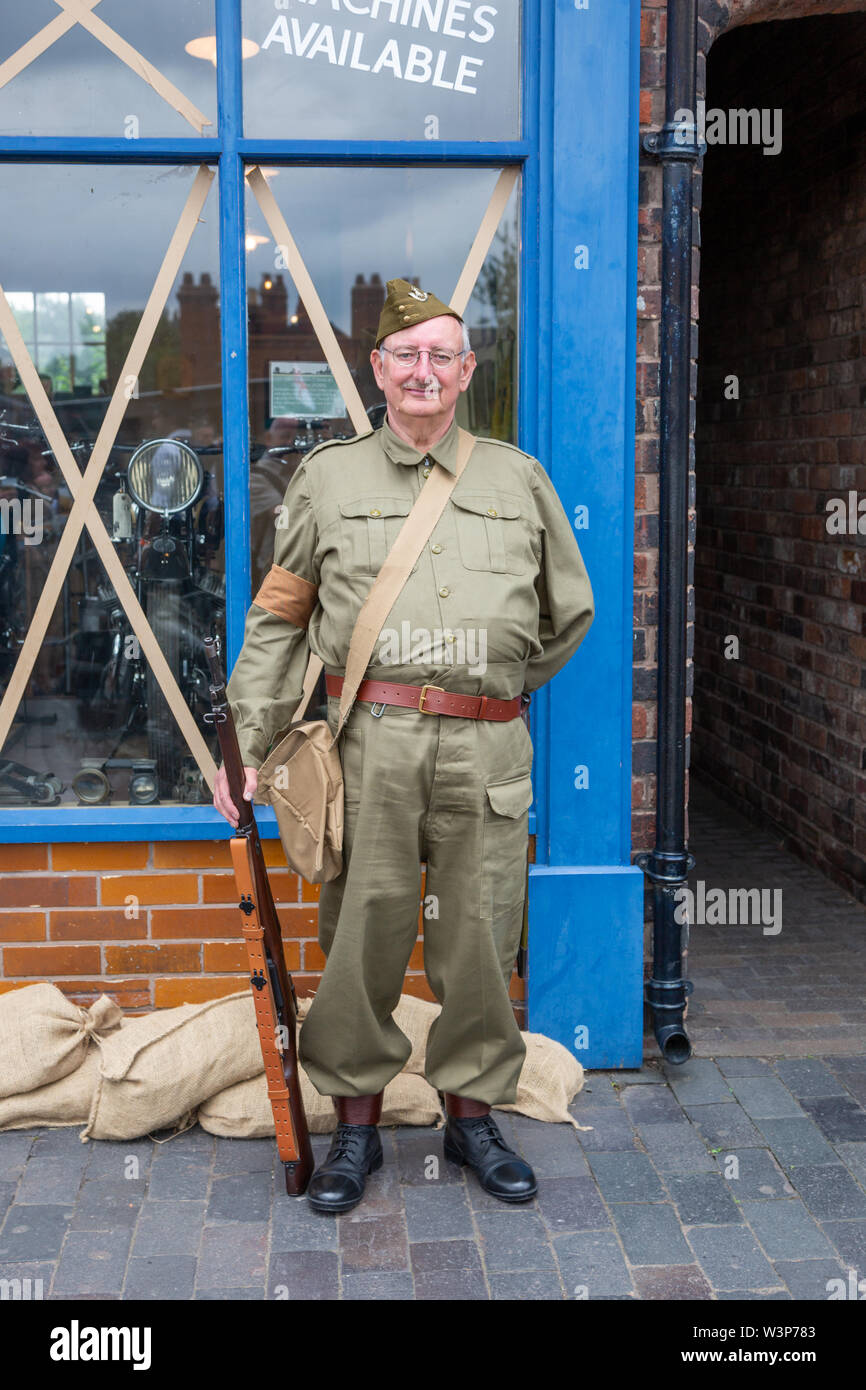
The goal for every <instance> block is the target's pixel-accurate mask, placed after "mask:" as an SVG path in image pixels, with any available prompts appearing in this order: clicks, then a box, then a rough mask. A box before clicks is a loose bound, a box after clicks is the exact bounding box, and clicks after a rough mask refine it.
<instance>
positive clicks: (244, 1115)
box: [198, 1067, 443, 1139]
mask: <svg viewBox="0 0 866 1390" xmlns="http://www.w3.org/2000/svg"><path fill="white" fill-rule="evenodd" d="M300 1074H301V1095H302V1097H303V1101H304V1110H305V1112H306V1116H307V1127H308V1128H309V1131H310V1133H311V1134H328V1133H330V1131H331V1130H334V1129H336V1128H337V1112H336V1109H335V1107H334V1103H333V1101H332V1100H331V1097H330V1096H320V1095H319V1092H318V1091H317V1090H316V1088H315V1087H314V1086H313V1084H312V1082H311V1081H310V1080H309V1078H308V1076H307V1074H306V1072H305V1071H304V1069H303V1067H301V1068H300ZM442 1118H443V1116H442V1107H441V1106H440V1104H439V1095H438V1093H437V1092H436V1091H435V1090H434V1089H433V1087H432V1086H431V1085H430V1084H429V1082H427V1081H425V1080H424V1078H423V1076H414V1075H412V1074H411V1073H410V1072H400V1074H399V1075H398V1076H395V1077H394V1080H393V1081H389V1082H388V1085H387V1086H386V1087H385V1094H384V1096H383V1097H382V1118H381V1120H380V1122H379V1123H380V1124H383V1125H432V1124H434V1123H435V1122H436V1121H437V1120H441V1119H442ZM198 1122H199V1124H200V1125H201V1127H202V1129H206V1130H207V1132H208V1133H209V1134H218V1135H220V1136H221V1137H222V1138H225V1139H266V1138H273V1136H274V1112H273V1110H272V1109H271V1103H270V1101H269V1100H268V1090H267V1084H266V1082H265V1076H264V1072H263V1073H262V1074H261V1076H254V1077H252V1079H251V1080H249V1081H241V1082H240V1083H239V1084H238V1085H237V1086H229V1087H228V1088H227V1089H226V1090H225V1091H221V1092H220V1094H219V1095H217V1096H211V1098H210V1100H207V1101H205V1102H204V1104H203V1105H201V1106H200V1107H199V1111H198Z"/></svg>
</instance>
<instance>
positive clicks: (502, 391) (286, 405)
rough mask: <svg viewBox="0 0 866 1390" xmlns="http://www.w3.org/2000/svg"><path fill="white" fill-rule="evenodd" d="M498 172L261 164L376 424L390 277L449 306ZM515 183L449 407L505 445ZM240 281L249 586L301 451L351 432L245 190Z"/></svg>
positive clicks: (470, 311) (267, 561) (511, 385)
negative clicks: (468, 370)
mask: <svg viewBox="0 0 866 1390" xmlns="http://www.w3.org/2000/svg"><path fill="white" fill-rule="evenodd" d="M499 172H500V171H499V170H498V169H487V168H471V169H466V168H454V167H447V166H446V167H442V166H436V167H434V168H407V169H401V168H360V167H353V168H328V169H321V168H311V167H306V166H305V167H300V168H299V167H282V168H279V169H277V168H269V169H267V170H266V171H265V173H266V177H267V179H268V183H269V185H270V188H271V191H272V192H273V194H274V197H275V198H276V201H277V203H278V205H279V208H280V211H281V212H282V214H283V216H284V218H285V220H286V223H287V225H288V228H289V230H290V232H291V234H292V236H293V238H294V240H295V242H296V244H297V247H298V250H299V252H300V254H301V256H302V257H303V260H304V263H305V265H306V268H307V270H308V271H309V273H310V276H311V277H312V280H313V283H314V285H315V287H316V290H317V292H318V295H319V298H320V299H321V301H322V305H323V307H324V310H325V312H326V314H327V316H328V318H329V320H330V322H331V324H332V326H333V328H334V331H335V334H336V338H337V342H338V344H339V346H340V349H341V351H342V353H343V355H344V357H345V360H346V362H347V364H348V366H349V368H350V370H351V372H352V376H353V378H354V380H355V384H356V386H357V388H358V390H359V392H360V395H361V399H362V401H363V404H364V406H365V408H366V409H367V411H368V414H369V415H370V418H371V420H372V422H373V423H374V425H378V424H379V423H380V422H381V418H382V416H383V413H384V401H383V397H382V396H381V394H380V392H379V390H378V388H377V386H376V383H375V380H374V377H373V369H372V366H371V364H370V352H371V349H372V348H373V346H374V344H375V340H376V328H377V325H378V321H379V314H380V312H381V309H382V304H383V301H384V298H385V285H386V282H387V281H388V280H392V279H398V278H400V279H408V280H413V281H414V282H415V283H417V284H419V285H420V286H421V287H422V288H424V289H428V290H432V291H433V292H434V293H436V294H437V295H438V296H439V297H440V298H441V299H443V300H444V301H445V302H446V303H447V302H448V301H449V300H450V298H451V295H452V291H453V290H454V288H455V287H456V285H457V282H458V279H459V277H460V273H461V271H462V269H463V265H464V262H465V260H466V257H467V255H468V253H469V250H470V247H471V246H472V243H473V241H474V239H475V235H476V233H477V231H478V228H479V225H480V223H481V221H482V218H483V217H484V213H485V210H486V208H487V205H488V203H489V201H490V197H491V194H492V193H493V190H494V187H495V185H496V182H497V179H498V177H499ZM518 188H519V185H515V188H514V190H513V191H512V193H511V196H510V198H509V201H508V203H507V205H506V207H505V210H504V212H503V215H502V218H501V220H500V223H499V229H498V232H497V234H496V236H495V237H494V240H493V243H492V245H491V248H490V251H489V253H488V255H487V258H486V260H485V262H484V265H483V267H482V270H481V273H480V275H479V277H478V281H477V283H476V286H475V290H474V293H473V294H472V297H471V299H470V301H469V305H468V308H467V310H466V314H465V321H466V324H467V326H468V328H469V333H470V342H471V345H472V350H473V351H474V353H475V355H476V358H477V360H478V365H477V367H476V370H475V375H474V377H473V379H472V384H471V386H470V388H469V390H468V391H467V392H466V394H465V395H463V396H461V397H460V403H459V406H458V415H457V418H458V420H459V422H460V424H461V425H463V426H464V427H465V428H466V429H469V430H471V431H472V432H473V433H474V434H478V435H481V436H488V437H491V436H492V437H494V438H497V439H504V440H507V441H508V442H509V443H516V442H517V372H518V360H517V340H518V339H517V334H518V324H517V304H518V273H517V272H518V208H519V197H518ZM323 209H329V210H330V211H329V212H328V215H327V216H324V215H323ZM278 267H279V268H278ZM247 284H248V290H247V295H248V304H249V319H248V333H249V354H250V363H249V393H250V434H251V465H250V493H251V525H252V536H251V552H252V569H253V576H252V578H253V592H254V593H255V591H256V589H257V588H258V586H259V584H260V583H261V582H262V580H263V579H264V577H265V575H266V574H267V572H268V570H269V568H270V566H271V563H272V559H273V547H274V517H275V510H274V509H275V508H277V507H279V505H280V504H281V502H282V499H283V494H284V492H285V490H286V487H287V485H288V482H289V479H290V478H291V476H292V474H293V473H294V471H295V469H296V467H297V465H298V463H299V462H300V459H301V458H302V456H303V455H304V454H305V453H306V452H307V451H308V450H309V449H311V448H312V447H313V446H314V445H315V444H317V443H319V442H321V441H322V440H324V439H333V438H341V437H342V438H349V437H351V436H352V435H354V434H355V429H354V427H353V425H352V423H351V421H350V419H349V417H348V415H347V413H346V410H345V407H344V405H343V402H342V398H341V397H340V394H339V391H338V390H337V388H336V385H335V383H334V381H333V379H332V377H331V375H330V372H329V370H328V367H327V362H326V360H325V354H324V352H323V351H322V348H321V347H320V345H319V343H318V340H317V338H316V335H315V333H314V332H313V329H312V326H311V324H310V321H309V318H308V315H307V311H306V309H305V306H304V304H303V303H302V302H301V301H300V299H299V297H298V291H297V289H296V287H295V285H294V282H293V280H292V278H291V275H290V273H289V270H288V269H287V268H286V263H285V257H284V256H283V254H282V251H281V249H280V247H279V246H277V245H275V243H274V240H273V238H272V236H271V233H270V228H269V226H268V224H267V222H266V220H265V218H264V216H263V214H262V211H261V209H260V207H259V205H258V202H257V201H256V198H255V196H254V193H253V192H252V191H251V190H250V189H249V188H248V189H247Z"/></svg>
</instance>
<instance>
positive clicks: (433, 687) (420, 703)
mask: <svg viewBox="0 0 866 1390" xmlns="http://www.w3.org/2000/svg"><path fill="white" fill-rule="evenodd" d="M428 690H440V691H441V692H442V694H443V695H444V694H445V687H444V686H442V685H423V686H422V687H421V697H420V699H419V700H418V710H419V713H421V714H435V713H436V711H435V709H425V708H424V699H425V697H426V695H427V691H428Z"/></svg>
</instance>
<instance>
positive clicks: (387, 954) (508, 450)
mask: <svg viewBox="0 0 866 1390" xmlns="http://www.w3.org/2000/svg"><path fill="white" fill-rule="evenodd" d="M371 360H372V366H373V371H374V373H375V377H376V381H377V383H378V385H379V386H380V388H381V389H382V391H383V392H384V395H385V400H386V402H387V417H386V420H385V422H384V424H383V425H382V427H381V428H380V429H378V430H376V431H374V432H373V433H371V434H368V435H366V436H363V437H361V438H357V439H353V440H349V441H345V442H337V441H333V442H330V443H327V444H322V445H320V446H319V447H318V448H316V449H313V450H312V452H311V453H309V454H308V455H307V456H306V458H305V459H304V460H303V461H302V463H301V465H300V467H299V469H298V471H297V473H296V474H295V476H294V477H293V479H292V481H291V483H290V485H289V487H288V490H287V492H286V497H285V515H286V519H287V522H288V524H287V525H286V526H285V527H283V529H278V530H277V533H276V545H275V551H274V558H275V563H274V566H273V568H272V569H271V571H270V573H269V575H268V577H267V579H266V580H265V583H264V584H263V585H262V587H261V589H260V590H259V592H258V593H257V594H256V597H255V599H254V600H253V605H252V607H251V609H250V611H249V614H248V617H247V625H246V630H245V636H244V645H243V649H242V651H241V654H240V657H239V659H238V662H237V665H236V666H235V669H234V672H233V674H232V677H231V681H230V683H229V686H228V692H229V698H230V700H231V703H232V707H233V711H234V714H235V718H236V721H237V724H238V736H239V739H240V745H241V753H242V756H243V759H244V763H245V765H246V791H245V795H246V796H247V797H251V796H252V794H253V793H254V792H255V789H256V772H255V769H256V768H258V767H259V766H260V765H261V763H262V761H263V759H264V757H265V755H266V753H267V751H268V747H269V745H270V744H271V743H272V742H273V741H274V740H275V739H276V737H277V736H278V735H279V734H280V733H281V732H282V731H283V730H284V729H285V728H286V727H287V726H288V724H289V723H290V721H291V717H292V715H293V713H294V711H295V709H296V708H297V706H298V704H299V700H300V695H301V684H302V679H303V675H304V671H305V668H306V664H307V657H308V646H309V648H310V649H311V650H312V651H313V652H314V653H315V654H316V655H317V656H319V657H321V659H322V661H323V662H324V665H325V671H326V677H327V691H328V718H329V722H330V724H331V727H332V729H333V728H335V727H336V723H337V709H338V705H339V694H340V689H341V687H342V674H343V671H344V668H345V660H346V654H347V651H348V646H349V639H350V636H351V633H352V628H353V625H354V622H355V619H356V617H357V614H358V610H359V608H360V606H361V604H362V603H363V600H364V598H365V597H366V595H367V593H368V592H369V590H370V587H371V585H372V583H373V580H374V577H375V576H376V574H377V573H378V571H379V569H380V567H381V566H382V563H383V562H384V560H385V557H386V555H387V553H388V551H389V550H390V548H391V546H392V545H393V543H394V541H395V539H396V537H397V535H398V532H399V530H400V527H401V526H402V525H403V523H404V521H405V519H406V516H407V515H408V513H409V510H410V508H411V506H412V504H413V503H414V501H415V499H416V498H417V496H418V494H419V492H420V490H421V488H422V487H423V485H424V480H425V478H426V477H427V476H428V475H429V474H430V472H431V470H432V468H433V466H434V462H435V463H437V464H439V465H441V467H442V468H444V469H447V470H448V472H450V473H452V474H453V473H454V472H455V460H456V455H457V446H458V427H457V422H456V419H455V412H456V408H457V402H458V400H459V398H460V395H461V393H462V392H464V391H466V390H467V388H468V386H469V383H470V381H471V380H472V374H473V371H474V369H475V358H474V355H473V353H472V351H471V349H470V347H469V340H468V336H467V333H466V328H465V325H464V324H463V320H462V319H461V318H460V316H459V315H458V314H457V313H456V312H455V310H453V309H451V308H450V307H449V306H448V305H447V304H444V303H442V302H441V301H440V300H438V299H437V298H436V297H435V295H433V294H430V293H428V292H426V291H424V290H419V289H417V288H416V287H414V286H413V285H411V284H409V283H408V282H407V281H405V280H392V281H389V283H388V293H387V297H386V301H385V305H384V307H383V310H382V316H381V319H380V322H379V330H378V336H377V343H376V348H375V350H374V351H373V353H372V356H371ZM592 618H593V599H592V590H591V588H590V584H589V580H588V578H587V575H586V571H585V569H584V566H583V562H582V560H581V556H580V552H579V550H578V546H577V542H576V540H575V537H574V532H573V530H572V527H571V525H570V524H569V521H568V518H567V517H566V515H565V513H564V511H563V508H562V504H561V503H560V501H559V499H558V497H557V495H556V492H555V491H554V489H553V486H552V484H551V482H550V479H549V478H548V477H547V474H546V473H545V471H544V469H543V468H542V467H541V465H540V464H539V463H538V462H537V461H536V460H535V459H533V458H531V457H530V456H529V455H528V454H525V453H522V452H521V451H520V450H519V449H516V448H513V447H512V446H511V445H509V444H503V443H501V442H499V441H498V440H486V439H485V440H477V441H476V443H475V446H474V449H473V452H472V454H471V456H470V458H469V462H468V464H467V466H466V469H465V471H464V472H463V474H462V475H461V476H460V478H459V480H458V482H457V483H456V485H455V487H454V490H453V492H452V493H451V496H450V498H449V501H448V503H447V504H446V507H445V510H444V512H443V514H442V516H441V518H440V520H439V521H438V522H437V524H436V526H435V528H434V530H433V532H432V534H431V536H430V538H429V540H428V542H427V544H426V546H425V547H424V549H423V550H422V552H421V555H420V557H419V559H418V561H417V563H416V564H415V567H414V569H413V570H412V572H411V574H410V575H409V578H408V580H407V582H406V584H405V587H404V588H403V591H402V593H401V594H400V596H399V598H398V599H397V601H396V602H395V604H394V606H393V608H392V610H391V613H390V614H389V617H388V620H387V626H386V628H383V630H382V632H381V633H380V646H379V649H378V650H377V651H375V652H374V656H373V658H372V660H371V662H370V664H369V666H368V668H367V677H368V678H367V680H365V681H364V682H363V683H362V684H361V687H360V689H359V691H358V696H357V703H356V704H355V706H354V708H353V711H352V713H351V715H350V717H349V719H348V722H347V724H346V727H345V731H344V734H343V736H342V742H341V759H342V764H343V775H344V787H345V834H344V867H343V871H342V873H341V874H340V876H339V878H337V879H334V880H333V881H331V882H329V883H325V884H323V886H322V890H321V896H320V901H319V940H320V942H321V945H322V949H323V951H324V952H325V955H326V958H327V959H326V965H325V970H324V974H323V978H322V982H321V985H320V987H319V989H318V991H317V993H316V995H315V998H314V1000H313V1003H312V1005H311V1007H310V1011H309V1013H308V1014H307V1017H306V1019H305V1021H304V1025H303V1028H302V1029H301V1034H300V1059H301V1061H302V1063H303V1064H304V1067H305V1069H306V1071H307V1074H308V1076H309V1077H310V1080H311V1081H312V1083H313V1085H314V1086H315V1087H316V1089H317V1090H318V1091H319V1092H320V1094H322V1095H330V1096H333V1097H334V1102H335V1105H336V1109H337V1116H338V1126H337V1130H336V1132H335V1135H334V1139H333V1142H332V1144H331V1148H330V1151H329V1153H328V1156H327V1159H326V1160H325V1162H324V1163H323V1164H322V1165H321V1166H320V1167H319V1168H318V1169H317V1170H316V1172H315V1173H314V1175H313V1177H312V1179H311V1181H310V1185H309V1188H308V1198H309V1201H310V1203H311V1204H312V1206H313V1207H314V1208H316V1209H317V1210H319V1211H329V1212H341V1211H348V1210H349V1209H350V1208H351V1207H353V1206H355V1205H356V1203H357V1202H359V1201H360V1199H361V1197H362V1196H363V1192H364V1186H365V1180H366V1177H367V1174H368V1173H369V1172H372V1171H374V1170H375V1169H377V1168H379V1167H380V1166H381V1163H382V1145H381V1140H380V1138H379V1133H378V1129H377V1124H378V1121H379V1118H380V1114H381V1105H382V1092H383V1090H384V1088H385V1086H386V1084H387V1083H388V1082H389V1081H390V1080H391V1079H392V1078H393V1077H394V1076H396V1075H397V1073H398V1072H399V1071H401V1069H402V1068H403V1066H404V1065H405V1063H406V1062H407V1061H408V1058H409V1055H410V1051H411V1049H410V1044H409V1040H408V1039H407V1038H406V1036H405V1034H404V1033H402V1032H401V1031H400V1029H399V1028H398V1027H397V1025H396V1023H395V1022H394V1020H393V1018H392V1013H393V1010H394V1008H395V1007H396V1005H397V1002H398V1000H399V997H400V993H401V989H402V986H403V980H404V974H405V970H406V966H407V964H408V961H409V956H410V954H411V952H412V949H413V947H414V945H415V942H416V937H417V924H418V914H419V904H420V893H421V872H420V865H421V862H422V861H423V862H425V863H426V865H427V880H426V892H425V899H424V966H425V970H426V974H427V978H428V980H429V982H430V986H431V988H432V990H433V992H434V994H435V995H436V997H437V999H438V1000H439V1001H440V1002H441V1004H442V1010H441V1013H440V1014H439V1016H438V1018H437V1019H436V1020H435V1021H434V1023H433V1025H432V1027H431V1029H430V1033H429V1037H428V1041H427V1051H426V1075H427V1078H428V1080H429V1081H430V1082H431V1084H432V1085H433V1086H435V1087H437V1089H438V1090H439V1091H440V1093H441V1094H442V1095H443V1096H444V1102H445V1109H446V1127H445V1136H444V1143H445V1155H446V1157H447V1158H449V1159H451V1160H452V1161H454V1162H456V1163H460V1164H464V1163H465V1164H468V1165H469V1166H470V1167H471V1168H472V1169H473V1171H474V1172H475V1173H476V1175H477V1177H478V1179H479V1181H480V1182H481V1185H482V1186H483V1187H484V1188H485V1190H486V1191H488V1192H490V1193H492V1194H493V1195H494V1196H496V1197H499V1198H501V1199H502V1200H503V1201H506V1202H522V1201H527V1200H528V1199H530V1198H531V1197H532V1196H534V1194H535V1192H536V1182H535V1177H534V1174H533V1172H532V1169H531V1168H530V1167H529V1165H528V1164H526V1163H525V1162H523V1160H522V1159H520V1158H519V1157H518V1155H517V1154H515V1153H514V1152H513V1150H511V1149H509V1148H508V1146H507V1145H506V1143H505V1141H504V1139H503V1137H502V1135H501V1133H500V1131H499V1129H498V1126H497V1125H496V1122H495V1120H494V1119H493V1118H492V1116H491V1115H490V1107H491V1105H496V1104H508V1103H512V1102H513V1101H514V1100H515V1099H516V1093H517V1081H518V1077H519V1074H520V1070H521V1065H522V1062H523V1059H524V1057H525V1053H526V1047H525V1043H524V1041H523V1039H522V1037H521V1034H520V1030H519V1028H518V1026H517V1023H516V1021H515V1018H514V1013H513V1010H512V1007H511V1003H510V1000H509V994H508V986H509V981H510V978H511V972H512V968H513V964H514V958H515V954H516V951H517V947H518V944H519V939H520V932H521V925H522V915H523V901H524V887H525V866H526V846H527V829H528V827H527V817H528V809H529V805H530V802H531V799H532V786H531V781H530V771H531V766H532V744H531V741H530V737H529V734H528V732H527V729H526V725H525V723H524V721H523V720H522V719H521V718H520V714H521V709H522V703H523V702H522V697H524V696H525V695H528V692H530V691H533V690H536V689H537V688H538V687H539V686H540V685H542V684H543V683H544V682H545V681H548V680H549V679H550V678H551V676H553V675H555V674H556V672H557V671H559V670H560V669H561V667H562V666H564V665H565V663H566V662H567V661H568V659H569V658H570V657H571V656H572V654H573V653H574V651H575V650H576V649H577V647H578V646H579V645H580V643H581V641H582V640H583V638H584V636H585V634H586V631H587V629H588V628H589V625H590V623H591V622H592ZM382 682H385V683H386V686H385V688H384V689H383V688H382V684H381V683H382ZM458 693H459V695H460V696H463V697H466V696H472V697H476V698H474V699H471V700H466V699H465V698H462V699H456V698H455V696H456V695H457V694H458ZM214 804H215V805H216V807H217V809H218V810H219V811H221V812H222V814H223V815H224V816H226V818H227V819H228V820H229V821H231V822H232V823H233V824H234V823H236V819H237V817H236V811H235V808H234V806H233V805H232V803H231V801H230V800H229V797H228V793H227V786H226V781H225V776H224V773H223V772H222V771H221V772H220V774H219V776H218V779H217V784H216V793H215V796H214Z"/></svg>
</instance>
